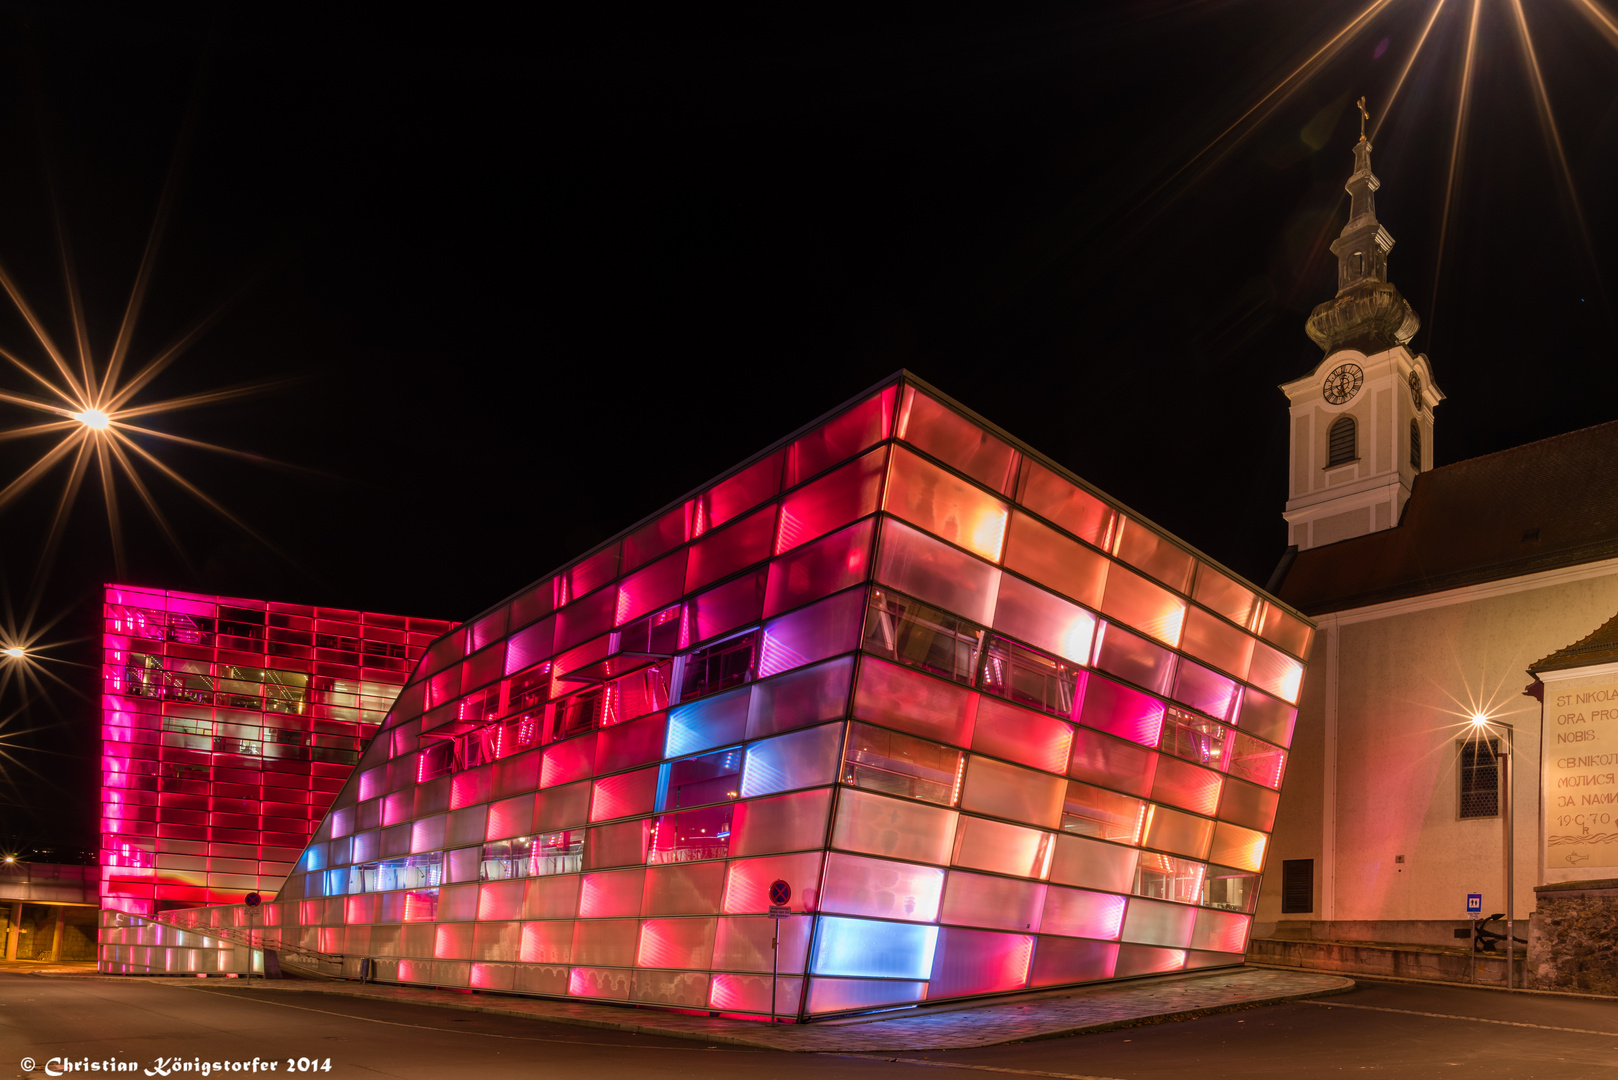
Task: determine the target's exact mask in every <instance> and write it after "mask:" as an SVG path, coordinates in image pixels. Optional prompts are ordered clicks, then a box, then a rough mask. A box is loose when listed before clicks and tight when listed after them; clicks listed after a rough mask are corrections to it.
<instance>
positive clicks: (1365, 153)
mask: <svg viewBox="0 0 1618 1080" xmlns="http://www.w3.org/2000/svg"><path fill="white" fill-rule="evenodd" d="M1360 101H1361V118H1362V119H1361V122H1360V141H1359V143H1358V144H1357V145H1355V147H1354V173H1353V175H1351V176H1350V177H1349V178H1348V194H1349V197H1350V200H1351V201H1350V204H1349V212H1348V224H1347V225H1345V226H1343V231H1342V233H1341V235H1339V236H1338V237H1337V239H1336V241H1335V242H1333V243H1332V246H1331V250H1332V254H1334V255H1336V256H1337V296H1336V298H1335V299H1332V300H1328V301H1327V302H1326V303H1324V304H1321V305H1320V306H1318V307H1316V308H1315V310H1314V311H1313V312H1311V313H1310V315H1309V320H1308V322H1307V323H1305V324H1304V328H1305V330H1306V331H1307V332H1308V334H1309V337H1310V338H1312V339H1313V340H1314V342H1315V344H1317V345H1319V346H1320V347H1321V348H1322V349H1324V350H1325V356H1324V358H1322V360H1321V361H1320V363H1319V364H1317V365H1316V366H1315V367H1314V369H1313V370H1312V371H1310V372H1309V373H1308V374H1307V375H1304V376H1303V377H1302V378H1299V379H1294V380H1293V381H1292V382H1289V383H1284V384H1282V386H1281V390H1282V391H1283V392H1284V393H1285V394H1286V396H1287V399H1288V400H1289V401H1290V402H1291V407H1292V438H1291V468H1290V470H1289V471H1288V480H1287V487H1288V499H1287V507H1286V513H1285V514H1284V515H1283V516H1284V517H1285V518H1286V520H1287V530H1288V537H1287V541H1288V543H1290V544H1296V545H1297V546H1298V548H1299V550H1306V549H1308V548H1312V547H1320V546H1321V545H1322V544H1330V543H1334V542H1336V541H1338V540H1347V539H1348V538H1350V537H1353V536H1363V535H1364V534H1366V533H1369V532H1375V531H1377V530H1379V529H1388V528H1392V527H1393V526H1394V525H1396V524H1397V523H1398V521H1399V514H1400V513H1401V512H1402V511H1403V510H1404V505H1405V500H1406V499H1408V498H1409V497H1410V486H1411V484H1412V483H1414V482H1415V478H1416V474H1417V473H1419V472H1421V471H1422V470H1424V469H1430V468H1432V463H1433V409H1434V408H1435V407H1436V406H1437V405H1438V403H1439V402H1441V401H1443V400H1444V395H1443V393H1442V392H1441V391H1440V390H1439V389H1438V386H1437V384H1435V383H1434V382H1433V372H1432V367H1431V365H1430V364H1429V363H1428V361H1427V357H1426V356H1425V355H1412V354H1411V352H1410V350H1409V349H1408V348H1407V347H1406V344H1407V343H1408V342H1409V341H1410V339H1411V338H1412V337H1413V336H1415V333H1416V330H1417V329H1419V328H1420V326H1421V320H1420V319H1419V318H1418V317H1417V315H1416V313H1415V311H1414V310H1413V309H1412V308H1411V307H1410V304H1409V303H1408V302H1407V301H1406V300H1405V298H1404V297H1403V296H1401V295H1399V290H1398V289H1396V288H1394V287H1393V286H1392V285H1391V284H1390V283H1389V282H1388V252H1389V251H1391V250H1392V249H1393V237H1392V236H1391V235H1389V233H1388V230H1387V229H1385V228H1383V226H1382V224H1381V222H1379V221H1377V219H1376V190H1377V188H1378V187H1380V186H1381V183H1380V181H1378V180H1377V178H1376V176H1375V175H1374V174H1373V173H1372V172H1371V144H1370V142H1368V141H1367V140H1366V138H1365V123H1364V117H1365V115H1366V114H1365V112H1364V99H1363V98H1361V99H1360Z"/></svg>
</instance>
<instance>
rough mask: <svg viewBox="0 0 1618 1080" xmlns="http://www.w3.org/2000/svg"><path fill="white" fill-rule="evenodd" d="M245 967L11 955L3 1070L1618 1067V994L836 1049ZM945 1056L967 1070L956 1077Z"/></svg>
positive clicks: (1125, 1077) (700, 1072)
mask: <svg viewBox="0 0 1618 1080" xmlns="http://www.w3.org/2000/svg"><path fill="white" fill-rule="evenodd" d="M236 981H237V980H222V979H217V978H215V979H136V978H96V977H86V978H75V977H71V976H63V977H40V976H23V975H15V974H8V973H3V972H0V1080H35V1078H37V1077H38V1076H40V1074H41V1073H44V1074H45V1075H47V1076H49V1075H64V1074H67V1073H77V1072H88V1071H95V1070H96V1068H97V1066H98V1065H99V1071H102V1072H106V1071H112V1069H113V1068H114V1067H116V1069H117V1070H118V1071H127V1072H132V1073H134V1074H135V1075H140V1076H164V1077H171V1076H172V1077H177V1076H179V1075H180V1074H182V1073H183V1074H184V1075H185V1076H187V1077H192V1076H198V1077H211V1076H212V1075H213V1074H215V1073H219V1072H229V1073H231V1074H236V1073H247V1072H256V1073H270V1074H281V1073H288V1074H290V1073H300V1074H301V1073H321V1074H325V1075H326V1076H329V1077H330V1078H332V1080H339V1078H347V1077H355V1078H361V1077H363V1078H366V1080H379V1078H398V1080H442V1078H444V1077H455V1078H457V1080H458V1078H461V1077H467V1078H475V1080H533V1078H534V1077H536V1076H537V1077H542V1078H543V1080H618V1078H619V1077H624V1078H628V1080H640V1078H641V1077H646V1078H648V1080H833V1078H835V1080H844V1078H846V1080H946V1078H948V1077H950V1076H955V1077H958V1078H959V1080H968V1078H967V1077H966V1076H965V1073H967V1072H982V1073H985V1074H986V1075H985V1076H984V1077H983V1080H1012V1078H1015V1077H1041V1078H1046V1080H1186V1078H1187V1077H1195V1078H1196V1080H1297V1078H1299V1077H1306V1078H1310V1080H1312V1078H1314V1077H1328V1076H1334V1075H1338V1074H1343V1073H1356V1074H1374V1075H1376V1076H1378V1077H1384V1078H1388V1080H1438V1078H1440V1077H1442V1076H1444V1075H1450V1076H1455V1077H1465V1078H1466V1080H1496V1078H1499V1080H1585V1078H1589V1080H1598V1078H1599V1080H1613V1077H1614V1075H1615V1073H1618V1001H1613V1000H1610V999H1604V1000H1596V999H1589V998H1586V999H1576V998H1570V997H1566V996H1558V995H1549V994H1529V995H1525V994H1508V993H1505V992H1503V991H1496V990H1483V989H1471V988H1468V987H1456V986H1431V985H1410V984H1389V983H1383V982H1377V981H1374V980H1369V979H1360V980H1356V983H1357V985H1356V986H1355V987H1354V988H1353V989H1351V990H1348V991H1345V992H1343V993H1340V994H1333V995H1330V996H1326V997H1318V998H1305V999H1298V1000H1291V1001H1283V1002H1280V1003H1278V1004H1272V1005H1256V1004H1255V1005H1249V1006H1234V1007H1231V1008H1228V1009H1224V1010H1222V1011H1217V1012H1212V1013H1206V1014H1203V1015H1199V1016H1190V1017H1185V1016H1181V1017H1175V1018H1167V1017H1164V1016H1157V1017H1153V1018H1149V1019H1145V1020H1142V1021H1139V1022H1137V1023H1134V1024H1126V1025H1125V1026H1122V1027H1114V1028H1111V1029H1110V1030H1090V1031H1087V1032H1086V1033H1084V1034H1079V1035H1072V1036H1067V1037H1054V1038H1032V1039H1030V1040H1028V1041H1024V1042H1013V1043H1000V1044H998V1045H992V1046H971V1047H961V1048H956V1049H927V1050H917V1051H902V1050H888V1051H879V1052H851V1051H822V1052H819V1053H788V1052H784V1051H779V1050H769V1049H758V1048H754V1047H748V1046H739V1045H728V1044H724V1043H718V1042H712V1041H707V1040H697V1039H691V1038H671V1037H667V1036H663V1035H652V1034H639V1033H635V1032H629V1031H622V1030H616V1031H615V1030H605V1029H601V1028H590V1027H583V1026H579V1025H578V1024H577V1023H571V1022H569V1023H563V1022H556V1021H550V1020H539V1019H528V1018H524V1017H518V1016H509V1015H498V1014H494V1013H489V1012H484V1011H472V1010H469V1009H466V1008H460V1009H450V1008H443V1007H440V1006H437V1005H430V1004H424V1003H423V1004H418V1003H414V1002H410V1001H406V1000H394V999H388V998H380V997H369V996H338V995H333V994H325V993H318V992H314V993H312V992H309V991H307V990H305V991H296V990H288V989H286V986H287V985H290V984H282V985H280V986H276V985H275V984H274V983H271V984H267V985H265V986H262V987H258V986H255V987H252V988H247V989H244V988H237V987H234V986H231V985H230V984H233V983H235V982H236ZM468 996H469V995H468ZM1065 996H1072V995H1065ZM957 1011H964V1010H957ZM1165 1020H1167V1021H1168V1022H1163V1021H1165ZM845 1026H848V1027H858V1026H860V1025H856V1024H850V1025H845ZM940 1069H948V1070H951V1072H950V1073H945V1074H943V1075H942V1076H941V1075H940V1073H939V1070H940ZM53 1070H54V1071H53Z"/></svg>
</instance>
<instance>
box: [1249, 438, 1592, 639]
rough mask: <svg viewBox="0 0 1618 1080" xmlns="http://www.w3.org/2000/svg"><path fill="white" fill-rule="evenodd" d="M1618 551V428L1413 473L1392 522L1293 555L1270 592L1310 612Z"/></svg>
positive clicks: (1495, 578) (1471, 582)
mask: <svg viewBox="0 0 1618 1080" xmlns="http://www.w3.org/2000/svg"><path fill="white" fill-rule="evenodd" d="M1615 556H1618V421H1613V422H1610V423H1606V424H1599V425H1597V426H1595V427H1590V428H1585V429H1583V430H1581V431H1573V432H1569V433H1568V434H1566V435H1557V436H1554V437H1552V438H1549V439H1541V440H1540V441H1538V442H1531V443H1527V444H1525V445H1522V446H1516V447H1513V448H1511V449H1510V450H1502V451H1500V452H1499V453H1495V454H1485V455H1484V456H1482V457H1476V458H1471V459H1469V460H1466V461H1458V462H1456V463H1454V464H1453V465H1445V466H1442V467H1440V468H1436V469H1432V470H1430V471H1428V472H1425V473H1422V474H1420V475H1418V476H1417V477H1416V481H1415V484H1414V486H1413V487H1412V488H1411V492H1410V500H1409V501H1408V502H1407V503H1406V504H1405V508H1404V513H1403V514H1402V515H1401V517H1400V519H1399V524H1398V525H1397V526H1395V527H1394V528H1392V529H1383V530H1381V531H1380V532H1374V533H1370V534H1368V535H1365V536H1356V537H1354V538H1352V539H1349V540H1342V541H1339V542H1338V543H1335V544H1326V545H1323V546H1321V547H1317V548H1310V549H1309V550H1307V551H1300V552H1298V554H1297V557H1296V558H1295V559H1294V560H1293V563H1292V565H1291V567H1290V568H1288V569H1287V572H1286V576H1285V579H1284V580H1283V581H1282V582H1281V583H1280V585H1279V587H1278V588H1274V589H1272V590H1271V591H1273V592H1274V593H1275V594H1276V595H1277V596H1279V597H1280V598H1281V599H1283V600H1285V601H1286V602H1287V603H1289V604H1291V605H1293V606H1294V607H1296V608H1297V609H1298V610H1300V611H1302V612H1304V613H1305V614H1308V615H1321V614H1325V613H1327V612H1331V611H1343V610H1346V609H1348V608H1355V607H1363V606H1365V605H1368V604H1377V603H1382V602H1383V601H1387V600H1397V599H1401V598H1404V597H1410V596H1421V595H1424V594H1427V593H1434V592H1441V591H1443V590H1445V589H1454V588H1459V587H1460V586H1463V585H1475V584H1479V583H1481V582H1486V581H1499V580H1502V579H1504V578H1512V577H1518V576H1520V575H1522V574H1531V573H1535V572H1538V571H1542V570H1554V569H1557V568H1559V567H1564V566H1577V565H1579V564H1581V563H1587V562H1594V561H1596V560H1598V559H1606V558H1612V557H1615Z"/></svg>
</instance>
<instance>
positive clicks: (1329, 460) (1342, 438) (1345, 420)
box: [1326, 416, 1355, 469]
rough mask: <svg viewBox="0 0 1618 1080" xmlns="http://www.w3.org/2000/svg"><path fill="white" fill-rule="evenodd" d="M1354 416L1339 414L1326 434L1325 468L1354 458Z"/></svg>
mask: <svg viewBox="0 0 1618 1080" xmlns="http://www.w3.org/2000/svg"><path fill="white" fill-rule="evenodd" d="M1354 434H1355V432H1354V418H1353V417H1352V416H1339V417H1338V418H1337V420H1336V421H1335V422H1334V423H1333V424H1332V426H1331V430H1330V431H1329V432H1328V433H1327V435H1326V468H1328V469H1329V468H1331V467H1332V466H1333V465H1342V464H1344V463H1345V462H1349V461H1353V460H1354Z"/></svg>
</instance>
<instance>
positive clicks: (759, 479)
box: [691, 451, 782, 536]
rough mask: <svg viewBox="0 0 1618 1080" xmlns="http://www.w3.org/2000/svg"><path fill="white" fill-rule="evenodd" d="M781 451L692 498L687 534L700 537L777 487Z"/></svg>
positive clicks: (773, 492)
mask: <svg viewBox="0 0 1618 1080" xmlns="http://www.w3.org/2000/svg"><path fill="white" fill-rule="evenodd" d="M781 457H782V455H781V452H780V451H777V452H776V453H773V454H771V455H770V456H769V457H767V458H765V459H764V460H763V461H760V462H758V463H757V464H755V465H749V466H748V467H747V468H745V469H743V470H742V471H741V472H739V473H737V474H736V475H735V476H732V477H731V478H730V479H728V480H722V481H720V482H719V483H718V484H715V485H714V486H713V487H711V488H709V489H708V490H707V491H705V492H703V493H702V494H701V495H698V496H697V497H696V499H695V500H694V501H693V506H692V511H691V535H692V536H701V535H703V534H704V533H706V532H707V531H708V530H709V529H716V528H718V527H719V526H721V525H723V524H724V523H725V522H727V521H730V520H731V519H732V518H735V517H737V516H738V515H740V514H742V513H744V512H745V511H748V510H751V509H752V508H753V507H755V506H757V505H758V504H759V503H761V502H763V501H764V500H765V499H768V498H769V497H770V496H772V495H774V494H775V493H776V492H778V491H780V490H781Z"/></svg>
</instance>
